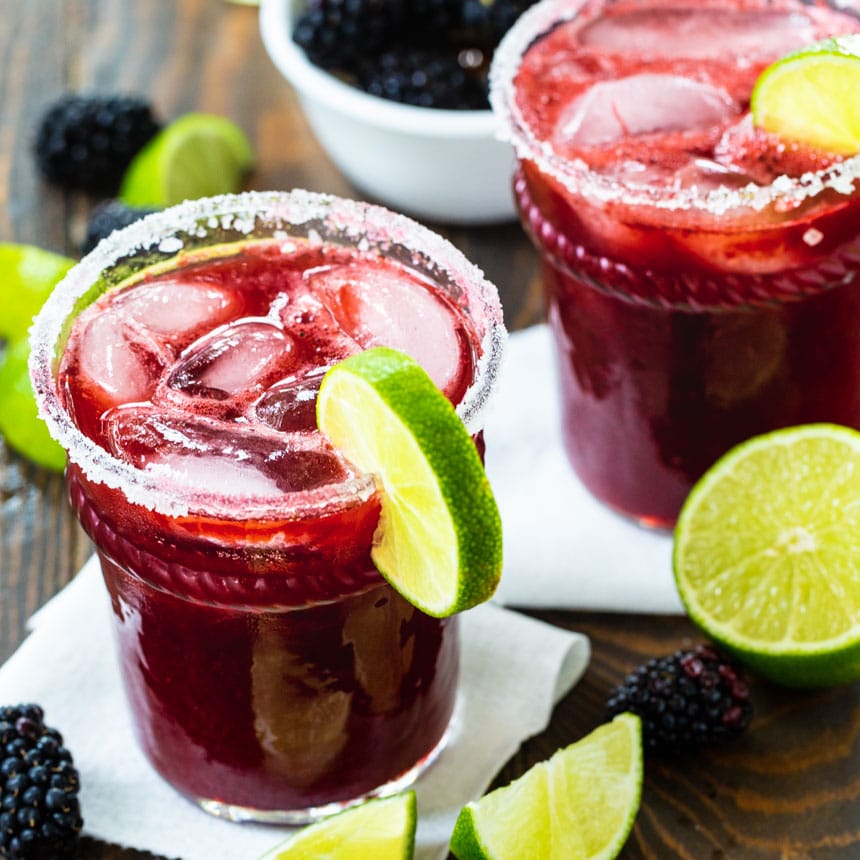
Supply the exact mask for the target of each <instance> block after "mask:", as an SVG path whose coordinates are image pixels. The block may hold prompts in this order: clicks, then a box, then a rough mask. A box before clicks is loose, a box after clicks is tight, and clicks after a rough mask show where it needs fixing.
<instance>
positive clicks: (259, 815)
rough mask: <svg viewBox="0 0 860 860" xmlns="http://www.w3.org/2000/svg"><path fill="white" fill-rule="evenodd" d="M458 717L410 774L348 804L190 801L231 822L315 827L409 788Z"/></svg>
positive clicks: (438, 752) (440, 747)
mask: <svg viewBox="0 0 860 860" xmlns="http://www.w3.org/2000/svg"><path fill="white" fill-rule="evenodd" d="M456 717H457V708H455V712H454V715H453V717H452V719H451V721H450V722H449V723H448V728H446V729H445V733H444V734H443V735H442V737H441V738H440V739H439V742H438V743H437V744H436V746H434V747H433V749H431V750H430V752H428V753H427V754H426V755H425V756H424V757H423V758H421V759H419V760H418V761H417V762H416V763H415V764H414V765H413V766H412V767H411V768H409V770H407V771H405V772H404V773H402V774H400V776H398V777H396V778H395V779H393V780H390V781H389V782H386V783H385V784H384V785H380V786H377V787H376V788H374V789H372V790H371V791H368V792H367V793H365V794H362V795H359V796H358V797H353V798H350V799H349V800H338V801H335V802H333V803H326V804H323V805H322V806H310V807H307V808H306V809H253V808H251V807H247V806H235V805H234V804H232V803H223V802H222V801H220V800H208V799H206V798H202V797H191V798H190V800H192V801H193V802H194V803H196V804H197V806H199V807H200V808H201V809H202V810H203V811H204V812H208V813H209V814H210V815H214V816H216V817H217V818H225V819H227V820H229V821H255V822H258V823H261V824H291V825H304V824H312V823H313V822H314V821H319V820H320V819H321V818H327V817H328V816H330V815H334V814H335V813H336V812H342V811H343V810H344V809H346V808H348V807H350V806H356V805H358V804H359V803H362V802H363V801H365V800H369V799H370V798H373V797H388V796H389V795H392V794H397V793H398V792H401V791H403V790H404V789H406V788H408V787H409V786H410V785H412V783H413V782H415V780H416V779H418V777H419V776H421V774H422V773H424V771H425V770H427V768H428V767H430V765H431V764H433V762H435V761H436V759H437V758H439V756H440V755H441V753H442V750H444V749H445V746H446V744H447V743H448V739H449V737H450V736H451V731H452V727H453V726H454V722H455V720H456Z"/></svg>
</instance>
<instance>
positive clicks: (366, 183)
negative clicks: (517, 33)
mask: <svg viewBox="0 0 860 860" xmlns="http://www.w3.org/2000/svg"><path fill="white" fill-rule="evenodd" d="M475 3H477V6H480V7H481V9H477V8H476V7H475ZM496 3H499V4H505V8H507V7H508V5H510V4H514V3H530V0H494V1H493V3H492V4H490V6H489V7H485V6H484V3H482V2H481V0H474V3H473V2H472V0H262V3H261V9H260V26H261V32H262V37H263V42H264V44H265V46H266V50H267V51H268V53H269V56H270V57H271V59H272V61H273V62H274V64H275V66H276V67H277V68H278V70H279V71H280V72H281V74H282V75H283V76H284V78H285V79H286V80H287V82H288V83H289V84H291V85H292V87H293V88H294V89H295V91H296V94H297V95H298V98H299V101H300V103H301V105H302V109H303V110H304V113H305V115H306V117H307V119H308V122H309V124H310V126H311V128H312V130H313V131H314V134H315V135H316V137H317V139H318V140H319V142H320V144H321V145H322V147H323V149H325V150H326V152H327V154H328V155H329V157H330V158H331V159H332V161H333V162H334V163H335V164H336V165H337V167H338V168H339V169H340V170H341V172H342V173H343V174H344V175H345V176H346V178H347V179H349V180H350V182H352V183H353V184H354V185H355V186H356V187H357V188H359V189H360V190H361V191H362V192H364V193H365V194H367V195H368V196H370V197H373V198H375V199H377V200H379V201H382V202H384V203H385V204H387V205H388V206H390V207H392V208H394V209H398V210H401V211H404V212H408V213H409V214H411V215H415V216H417V217H420V218H424V219H427V220H430V221H441V222H445V223H453V224H482V223H483V224H486V223H493V222H499V221H505V220H509V219H513V218H514V217H515V210H514V204H513V196H512V192H511V176H512V172H513V154H512V150H511V148H510V146H509V145H508V144H507V143H505V142H503V141H501V140H499V139H498V138H497V136H496V120H495V118H494V116H493V114H492V112H491V111H490V110H489V106H488V102H487V97H486V92H487V87H486V68H487V66H488V65H489V59H490V54H491V50H492V40H493V39H494V38H495V36H494V35H493V34H494V32H495V31H494V29H493V28H494V27H496V28H498V27H500V26H502V25H500V24H498V23H494V21H495V18H500V19H501V17H503V16H501V15H500V12H499V10H501V8H502V6H500V7H499V10H497V11H496V12H495V13H493V15H491V14H489V13H490V12H491V11H492V7H494V6H495V4H496ZM485 8H486V10H487V11H482V10H484V9H485ZM506 14H508V15H509V14H510V13H509V12H508V13H506ZM482 46H483V47H482Z"/></svg>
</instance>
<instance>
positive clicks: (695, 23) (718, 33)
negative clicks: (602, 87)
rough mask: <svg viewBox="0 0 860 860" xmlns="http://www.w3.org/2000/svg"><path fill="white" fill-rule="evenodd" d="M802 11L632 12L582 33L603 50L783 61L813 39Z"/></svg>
mask: <svg viewBox="0 0 860 860" xmlns="http://www.w3.org/2000/svg"><path fill="white" fill-rule="evenodd" d="M815 34H816V29H815V27H814V25H813V23H812V21H811V20H810V18H809V17H808V16H807V15H805V14H804V13H802V12H790V11H788V10H781V9H723V8H720V9H716V8H715V9H702V8H697V7H696V5H695V4H693V3H691V4H690V5H689V7H688V8H683V7H681V8H668V9H667V8H662V7H661V8H655V9H633V10H631V11H629V12H626V13H623V14H619V15H607V16H605V17H602V18H599V19H598V20H597V21H595V22H594V23H592V24H589V25H588V26H587V27H584V28H583V29H582V31H581V32H580V42H581V44H583V45H588V46H589V47H593V48H599V49H600V50H601V51H607V52H618V53H626V54H630V53H633V54H636V55H640V56H641V55H652V56H657V57H665V58H667V59H671V58H676V57H688V58H690V59H701V58H706V57H714V58H717V57H751V56H763V55H766V56H772V57H779V56H782V55H783V54H786V53H788V52H789V51H791V50H793V49H795V48H799V47H801V46H802V45H805V44H808V43H809V42H813V41H815Z"/></svg>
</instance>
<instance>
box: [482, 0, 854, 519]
mask: <svg viewBox="0 0 860 860" xmlns="http://www.w3.org/2000/svg"><path fill="white" fill-rule="evenodd" d="M858 30H860V21H858V19H857V17H856V16H855V15H853V14H849V13H847V12H842V11H838V10H837V9H836V8H834V7H832V6H831V5H828V4H825V3H823V2H801V0H742V2H741V0H734V2H725V0H696V2H692V0H690V2H678V0H592V2H582V0H544V2H542V3H540V4H538V6H536V7H533V8H532V9H531V10H530V11H529V12H527V13H526V14H525V15H524V16H523V17H522V18H521V19H520V21H519V22H518V23H517V25H515V27H514V28H513V29H512V31H511V32H510V33H509V34H508V36H507V38H506V40H505V41H504V43H503V45H502V46H501V48H500V49H499V51H497V53H496V56H495V59H494V65H493V69H492V74H491V83H492V103H493V108H494V110H495V111H496V113H497V115H498V116H499V118H500V120H501V122H502V124H503V127H504V130H505V132H506V134H507V135H508V137H509V138H510V139H511V141H512V142H513V144H514V147H515V149H516V153H517V156H518V172H517V174H516V177H515V179H514V184H515V192H516V197H517V200H518V206H519V211H520V215H521V219H522V222H523V225H524V227H525V229H526V231H527V232H528V233H529V235H530V236H531V238H532V240H533V242H534V243H535V245H536V246H537V248H538V249H539V252H540V254H541V260H542V273H543V281H544V285H545V293H546V299H547V308H548V318H549V323H550V326H551V328H552V331H553V333H554V337H555V341H556V347H557V356H558V362H557V363H558V369H559V376H560V387H561V402H562V415H563V437H564V442H565V446H566V449H567V452H568V455H569V457H570V460H571V463H572V465H573V467H574V469H575V471H576V472H577V474H578V475H579V477H580V478H581V480H582V481H583V483H584V484H585V486H586V487H587V488H588V489H589V490H590V491H591V492H592V493H593V494H594V495H595V496H596V497H597V498H598V499H600V500H602V501H603V502H605V503H606V504H608V505H609V506H611V507H612V508H614V509H616V510H618V511H620V512H623V513H624V514H627V515H629V516H632V517H634V518H636V519H638V520H639V521H641V522H643V523H646V524H652V525H658V526H671V525H672V524H673V523H674V521H675V519H676V517H677V514H678V511H679V508H680V506H681V504H682V503H683V501H684V499H685V497H686V495H687V493H688V491H689V489H690V488H691V486H692V484H693V483H694V482H695V481H696V480H697V479H698V478H699V477H700V476H701V475H702V474H703V472H704V471H705V470H706V469H707V468H708V466H710V465H711V464H712V463H713V462H714V461H715V460H716V459H717V458H718V457H719V456H720V455H721V454H723V453H724V452H725V451H726V450H728V449H729V448H730V447H732V446H733V445H735V444H736V443H738V442H740V441H741V440H743V439H746V438H748V437H750V436H753V435H756V434H758V433H761V432H765V431H767V430H771V429H775V428H777V427H782V426H786V425H792V424H801V423H809V422H815V421H830V422H835V423H840V424H847V425H850V426H854V427H860V339H858V338H857V336H856V331H857V328H858V325H860V289H858V287H857V285H856V283H854V279H855V276H856V274H857V270H858V265H860V188H858V181H857V177H858V174H860V158H858V157H841V156H838V155H836V154H834V153H830V152H825V151H821V150H816V149H812V148H809V147H804V146H801V145H798V144H793V143H791V142H790V141H785V140H782V139H780V138H778V137H777V136H775V135H773V134H767V133H765V132H763V131H761V130H759V129H757V128H755V127H754V126H753V123H752V120H751V118H750V112H749V104H750V94H751V91H752V88H753V85H754V84H755V82H756V80H757V78H758V76H759V74H760V73H761V72H762V71H763V70H764V69H765V68H766V67H767V66H768V65H769V64H771V63H773V62H774V61H775V60H777V59H778V58H780V57H782V56H783V55H785V54H786V53H788V52H790V51H792V50H795V49H798V48H800V47H802V46H804V45H807V44H810V43H813V42H815V41H817V40H820V39H822V38H824V37H826V36H831V35H837V34H844V33H851V32H857V31H858Z"/></svg>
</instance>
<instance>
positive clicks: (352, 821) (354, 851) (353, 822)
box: [260, 791, 416, 860]
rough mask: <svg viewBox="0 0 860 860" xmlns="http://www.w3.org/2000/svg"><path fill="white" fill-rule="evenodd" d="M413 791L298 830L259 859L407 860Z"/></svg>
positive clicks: (412, 830)
mask: <svg viewBox="0 0 860 860" xmlns="http://www.w3.org/2000/svg"><path fill="white" fill-rule="evenodd" d="M415 821H416V818H415V792H414V791H406V792H404V793H403V794H396V795H394V796H393V797H383V798H378V799H376V800H368V801H367V802H366V803H362V804H360V805H359V806H352V807H350V808H349V809H347V810H345V811H344V812H340V813H338V814H337V815H333V816H332V817H331V818H326V819H324V820H323V821H319V822H317V823H316V824H311V825H310V826H309V827H305V828H304V829H303V830H299V831H298V832H297V833H295V834H293V836H291V837H289V838H288V839H287V840H286V841H284V842H282V843H281V844H280V845H278V846H276V847H275V848H273V849H272V850H271V851H268V852H266V854H264V855H263V856H262V857H261V858H260V860H325V858H330V860H371V858H372V860H410V858H411V857H412V854H413V852H414V850H415Z"/></svg>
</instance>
